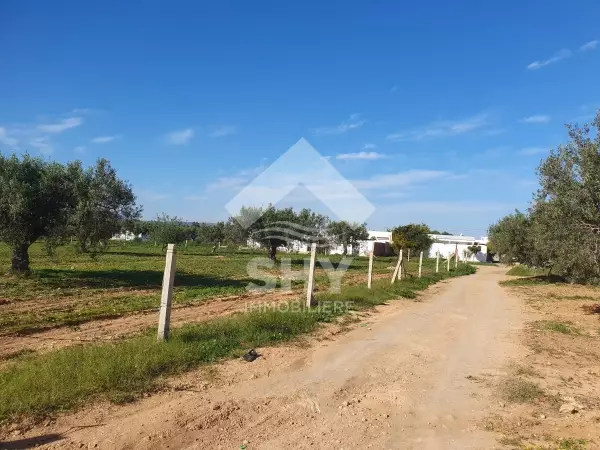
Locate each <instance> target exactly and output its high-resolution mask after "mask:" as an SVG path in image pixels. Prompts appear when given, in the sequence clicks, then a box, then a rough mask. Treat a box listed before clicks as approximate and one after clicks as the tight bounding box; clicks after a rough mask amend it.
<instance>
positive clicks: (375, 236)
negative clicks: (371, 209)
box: [248, 230, 392, 256]
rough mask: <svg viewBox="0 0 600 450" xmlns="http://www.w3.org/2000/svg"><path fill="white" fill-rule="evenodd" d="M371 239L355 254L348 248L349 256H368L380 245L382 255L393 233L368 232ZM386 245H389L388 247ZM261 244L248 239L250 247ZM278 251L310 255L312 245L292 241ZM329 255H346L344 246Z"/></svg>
mask: <svg viewBox="0 0 600 450" xmlns="http://www.w3.org/2000/svg"><path fill="white" fill-rule="evenodd" d="M368 233H369V239H368V240H366V241H359V242H358V245H357V246H356V250H357V251H356V253H353V249H352V246H351V245H349V246H348V248H347V254H348V255H352V254H357V255H360V256H368V255H369V252H370V251H371V250H373V248H374V247H375V246H376V245H377V244H378V243H379V244H381V245H380V246H378V247H379V248H380V249H381V250H380V251H381V252H382V253H385V252H386V250H385V248H387V247H388V246H389V244H391V243H392V232H391V231H374V230H368ZM386 244H388V245H387V246H386ZM259 246H260V244H259V243H258V242H254V241H252V240H251V239H248V247H252V248H257V247H259ZM277 251H281V252H290V253H310V244H307V243H306V242H301V241H292V242H291V243H290V245H289V246H287V247H279V248H278V249H277ZM328 253H329V254H330V255H342V254H343V253H344V246H343V245H331V246H330V247H329V251H328ZM376 253H377V252H376Z"/></svg>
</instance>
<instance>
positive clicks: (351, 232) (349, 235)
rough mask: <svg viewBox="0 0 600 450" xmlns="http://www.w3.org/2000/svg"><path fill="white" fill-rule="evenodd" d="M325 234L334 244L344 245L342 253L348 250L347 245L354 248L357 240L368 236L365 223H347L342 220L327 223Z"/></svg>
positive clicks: (365, 238) (363, 239)
mask: <svg viewBox="0 0 600 450" xmlns="http://www.w3.org/2000/svg"><path fill="white" fill-rule="evenodd" d="M327 235H328V237H329V239H330V240H331V241H332V242H333V243H334V244H336V245H342V246H343V247H344V251H343V254H344V255H345V254H346V253H347V251H348V246H352V248H353V249H354V247H355V246H356V245H357V244H358V242H359V241H365V240H367V239H368V238H369V232H368V231H367V224H366V223H362V224H359V223H349V222H346V221H344V220H343V221H339V222H331V223H329V225H328V227H327Z"/></svg>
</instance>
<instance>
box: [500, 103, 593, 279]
mask: <svg viewBox="0 0 600 450" xmlns="http://www.w3.org/2000/svg"><path fill="white" fill-rule="evenodd" d="M590 127H592V128H595V132H591V131H590ZM567 130H568V135H569V141H568V143H567V144H565V145H559V146H558V148H557V149H555V150H553V151H552V152H551V153H550V155H549V156H548V157H547V158H545V159H544V160H542V161H541V163H540V165H539V167H538V169H537V175H538V180H539V184H540V188H539V189H538V191H537V192H536V193H535V195H534V200H533V202H532V205H531V207H530V208H529V210H528V211H527V212H520V211H515V212H514V213H513V214H510V215H508V216H506V217H504V218H502V219H500V220H499V221H498V222H497V223H496V224H494V225H492V226H491V227H490V229H489V237H490V245H491V248H492V249H493V251H495V252H496V253H497V254H498V255H499V256H500V259H501V261H503V262H506V263H509V264H512V263H522V264H527V265H530V266H533V267H546V268H548V269H549V273H550V271H553V272H554V273H556V274H558V275H561V276H565V277H566V278H568V279H570V280H572V281H576V282H584V283H596V284H597V283H600V136H599V132H600V111H598V112H597V114H596V117H595V119H594V120H593V122H592V123H591V124H589V125H588V124H586V125H584V126H583V127H579V126H577V125H567Z"/></svg>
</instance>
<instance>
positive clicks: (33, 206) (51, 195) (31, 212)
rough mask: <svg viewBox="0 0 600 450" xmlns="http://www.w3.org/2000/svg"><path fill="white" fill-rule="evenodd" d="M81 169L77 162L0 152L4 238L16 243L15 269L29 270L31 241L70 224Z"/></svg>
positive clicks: (0, 213)
mask: <svg viewBox="0 0 600 450" xmlns="http://www.w3.org/2000/svg"><path fill="white" fill-rule="evenodd" d="M77 171H78V166H77V164H72V163H71V164H68V165H63V164H59V163H56V162H47V161H44V160H43V159H41V158H35V157H32V156H29V155H24V156H23V157H22V158H19V157H17V156H16V155H12V156H4V155H1V154H0V240H2V241H4V242H6V243H7V244H8V245H10V246H11V247H12V263H11V270H12V271H13V272H15V273H24V272H28V271H29V247H30V246H31V244H33V243H34V242H35V241H37V240H38V239H40V238H43V237H48V236H52V235H53V234H55V233H56V230H61V229H62V228H64V227H66V225H67V221H68V218H69V215H70V213H71V212H72V210H73V208H74V207H75V204H76V196H75V192H74V189H73V183H74V179H75V178H76V174H77Z"/></svg>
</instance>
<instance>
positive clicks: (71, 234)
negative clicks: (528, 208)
mask: <svg viewBox="0 0 600 450" xmlns="http://www.w3.org/2000/svg"><path fill="white" fill-rule="evenodd" d="M141 211H142V209H141V207H139V206H138V205H137V204H136V198H135V195H134V194H133V190H132V188H131V186H130V185H129V184H128V183H127V182H125V181H123V180H121V179H119V177H118V176H117V173H116V171H115V170H114V169H113V168H112V166H111V165H110V163H109V162H108V161H107V160H105V159H99V160H98V161H97V162H96V164H95V165H94V166H92V167H89V168H84V167H83V166H82V165H81V162H79V161H75V162H71V163H67V164H61V163H58V162H48V161H45V160H43V159H41V158H35V157H31V156H29V155H25V156H23V157H22V158H18V157H17V156H16V155H12V156H4V155H1V154H0V240H2V241H4V242H6V243H8V244H9V245H10V246H11V247H12V263H11V269H12V271H14V272H26V271H28V270H29V247H30V246H31V244H33V243H34V242H36V241H37V240H39V239H43V240H44V243H45V245H46V247H47V250H48V251H49V252H51V251H52V249H53V248H54V247H55V246H57V245H60V244H62V243H64V242H65V241H66V240H67V239H75V242H76V245H77V246H78V248H79V250H80V251H81V252H86V253H91V254H96V253H97V252H98V251H101V250H103V249H105V248H106V247H107V246H108V242H109V240H110V238H111V237H112V236H114V235H115V234H116V233H119V232H122V231H125V230H128V231H132V232H133V233H135V234H136V235H139V234H144V235H146V236H149V238H150V239H152V240H154V241H155V242H157V243H160V244H162V245H166V244H167V243H181V242H183V241H185V240H187V239H193V240H196V241H197V242H200V243H204V244H212V245H215V244H217V243H219V242H227V243H232V244H245V243H246V242H247V241H248V240H249V239H250V240H252V241H254V242H255V243H258V244H260V245H261V246H262V247H263V248H265V249H266V250H267V253H268V256H269V257H270V258H272V259H274V258H275V255H276V251H277V248H279V247H282V246H290V245H291V244H292V243H293V242H294V241H300V242H309V243H312V242H316V243H318V244H319V246H320V247H321V248H324V247H327V246H330V245H341V246H343V248H344V254H346V252H347V249H348V247H350V248H353V249H354V248H355V247H356V245H357V244H358V242H359V241H364V240H367V239H368V237H369V235H368V232H367V227H366V224H364V223H362V224H361V223H349V222H346V221H331V220H330V219H329V217H327V216H325V215H322V214H319V213H316V212H314V211H311V210H310V209H306V208H305V209H302V210H300V211H298V212H296V211H294V210H293V209H292V208H276V207H274V206H273V205H269V206H268V207H266V208H260V207H243V208H242V209H241V210H240V212H239V213H238V215H236V216H235V217H230V218H229V220H228V221H227V222H217V223H215V224H207V223H192V224H189V223H185V222H183V221H182V220H181V219H179V218H177V217H169V216H167V215H165V214H163V215H161V216H159V217H157V218H156V220H153V221H141V220H140V216H141ZM392 231H393V243H392V245H393V247H394V248H395V249H396V250H399V249H401V248H404V249H409V248H410V249H413V250H414V251H421V250H422V251H425V250H427V249H428V248H429V247H430V246H431V243H432V241H431V239H430V238H429V236H428V234H429V233H431V231H430V230H429V227H427V225H424V224H410V225H405V226H401V227H397V228H395V229H394V230H392Z"/></svg>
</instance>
